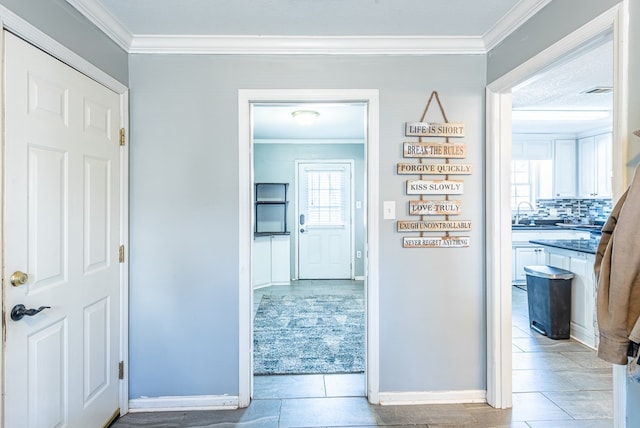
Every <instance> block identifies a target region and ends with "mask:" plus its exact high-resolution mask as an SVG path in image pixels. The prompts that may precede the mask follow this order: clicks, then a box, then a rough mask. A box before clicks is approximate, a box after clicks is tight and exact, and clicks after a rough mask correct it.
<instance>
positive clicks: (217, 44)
mask: <svg viewBox="0 0 640 428" xmlns="http://www.w3.org/2000/svg"><path fill="white" fill-rule="evenodd" d="M129 53H136V54H225V55H230V54H237V55H276V54H283V55H292V54H301V55H303V54H320V55H428V54H484V53H485V48H484V42H483V41H482V39H481V38H480V37H315V36H313V37H312V36H185V35H176V36H155V35H134V37H133V42H132V44H131V47H130V49H129Z"/></svg>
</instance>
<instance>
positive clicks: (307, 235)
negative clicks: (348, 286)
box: [296, 162, 353, 279]
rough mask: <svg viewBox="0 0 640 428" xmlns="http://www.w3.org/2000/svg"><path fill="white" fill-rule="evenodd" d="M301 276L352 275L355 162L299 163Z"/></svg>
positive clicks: (329, 276) (329, 277)
mask: <svg viewBox="0 0 640 428" xmlns="http://www.w3.org/2000/svg"><path fill="white" fill-rule="evenodd" d="M297 200H298V218H297V219H296V220H297V232H298V233H297V236H298V277H299V278H300V279H350V278H352V276H353V275H352V270H351V264H352V254H351V253H352V251H351V163H349V162H335V163H299V164H298V198H297Z"/></svg>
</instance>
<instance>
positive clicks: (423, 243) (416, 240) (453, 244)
mask: <svg viewBox="0 0 640 428" xmlns="http://www.w3.org/2000/svg"><path fill="white" fill-rule="evenodd" d="M402 246H403V247H404V248H463V247H468V246H469V237H468V236H443V237H441V238H440V237H435V238H426V237H413V238H410V237H404V238H402Z"/></svg>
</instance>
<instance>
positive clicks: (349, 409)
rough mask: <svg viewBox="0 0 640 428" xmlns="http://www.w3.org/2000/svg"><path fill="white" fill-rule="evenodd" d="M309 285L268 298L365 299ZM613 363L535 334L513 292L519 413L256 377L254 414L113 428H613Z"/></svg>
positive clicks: (347, 288)
mask: <svg viewBox="0 0 640 428" xmlns="http://www.w3.org/2000/svg"><path fill="white" fill-rule="evenodd" d="M306 286H307V287H305V288H304V289H302V288H301V287H293V286H291V287H286V286H282V287H280V286H278V287H268V288H264V289H260V290H256V292H255V293H256V294H255V301H256V306H255V308H254V310H255V309H256V308H257V302H259V301H260V296H261V295H262V294H264V293H286V292H314V293H315V292H318V293H320V292H322V293H326V292H327V291H328V290H327V288H330V289H331V291H332V292H340V293H341V292H355V293H362V292H363V287H362V283H361V282H334V283H332V284H331V285H327V284H321V283H319V282H309V283H308V284H306ZM611 390H612V381H611V367H610V365H609V364H607V363H605V362H603V361H600V360H598V359H597V358H596V357H595V352H594V351H593V350H591V349H589V348H586V347H584V346H582V345H581V344H579V343H576V342H574V341H571V340H551V339H548V338H546V337H544V336H541V335H540V334H538V333H536V332H534V331H532V330H530V329H529V321H528V309H527V294H526V291H523V290H522V289H519V288H517V287H513V408H512V409H509V410H497V409H494V408H492V407H490V406H488V405H486V404H446V405H444V404H442V405H416V406H372V405H370V404H368V403H367V400H366V398H365V397H364V375H362V374H349V375H306V376H255V377H254V399H253V401H252V402H251V405H250V406H249V407H248V408H247V409H240V410H221V411H193V412H160V413H132V414H128V415H125V416H124V417H122V418H120V419H119V420H118V421H116V422H115V423H114V425H113V427H116V428H133V427H159V428H170V427H171V428H173V427H176V428H177V427H200V428H213V427H216V428H227V427H229V428H230V427H251V428H253V427H260V428H284V427H290V428H294V427H296V428H297V427H300V428H301V427H314V428H318V427H359V428H366V427H376V426H388V427H396V428H399V427H409V426H411V427H422V428H426V427H429V428H434V427H478V428H488V427H514V428H525V427H528V428H573V427H575V428H578V427H579V428H605V427H607V428H609V427H612V426H613V421H612V419H611V418H612V408H613V403H612V392H611Z"/></svg>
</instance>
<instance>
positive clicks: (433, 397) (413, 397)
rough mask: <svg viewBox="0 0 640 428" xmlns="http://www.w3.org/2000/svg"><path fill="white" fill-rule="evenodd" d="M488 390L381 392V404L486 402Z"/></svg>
mask: <svg viewBox="0 0 640 428" xmlns="http://www.w3.org/2000/svg"><path fill="white" fill-rule="evenodd" d="M486 402H487V391H485V390H469V391H422V392H380V405H382V406H385V405H386V406H392V405H395V406H397V405H410V404H453V403H486Z"/></svg>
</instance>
